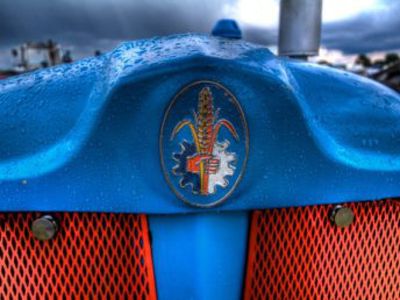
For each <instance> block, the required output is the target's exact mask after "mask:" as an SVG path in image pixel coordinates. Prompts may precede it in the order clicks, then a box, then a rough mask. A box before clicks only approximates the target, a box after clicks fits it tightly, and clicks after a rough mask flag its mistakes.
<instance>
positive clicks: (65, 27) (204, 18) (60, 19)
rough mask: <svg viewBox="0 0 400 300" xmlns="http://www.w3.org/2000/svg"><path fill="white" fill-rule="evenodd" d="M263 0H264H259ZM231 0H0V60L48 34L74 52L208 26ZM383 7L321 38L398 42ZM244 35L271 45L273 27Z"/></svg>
mask: <svg viewBox="0 0 400 300" xmlns="http://www.w3.org/2000/svg"><path fill="white" fill-rule="evenodd" d="M265 1H267V0H265ZM234 2H236V0H207V1H205V0H143V1H134V0H113V1H111V0H110V1H105V0H52V1H48V0H35V1H29V0H2V1H1V3H0V64H2V63H3V64H5V63H7V59H6V58H4V57H5V56H7V57H8V56H9V49H10V48H11V47H14V46H16V45H19V44H21V43H23V42H26V41H44V40H47V39H49V38H52V39H54V40H56V41H58V42H60V43H62V45H63V46H64V47H65V48H67V49H70V50H72V51H73V56H74V57H75V58H80V57H83V56H87V55H92V54H93V51H94V50H95V49H100V50H102V51H107V50H110V49H112V48H113V47H115V46H116V45H117V44H118V43H120V41H122V40H134V39H138V38H147V37H151V36H155V35H166V34H173V33H181V32H210V30H211V28H212V26H213V25H214V23H215V22H216V21H217V20H218V19H219V18H221V17H224V15H223V11H224V7H225V5H226V4H228V3H234ZM386 4H387V6H388V7H389V8H390V9H388V10H387V11H385V12H378V13H377V12H370V13H368V14H366V13H365V14H361V15H358V16H356V17H354V18H352V19H350V20H346V21H341V22H336V23H329V24H324V26H323V35H322V42H323V44H324V45H325V46H327V47H328V48H334V49H340V50H343V51H344V52H346V53H359V52H370V51H376V50H388V49H398V48H400V34H399V33H398V30H399V28H400V18H399V17H398V16H399V15H400V3H399V1H388V0H387V2H386ZM243 32H244V37H245V38H246V39H247V40H250V41H253V42H257V43H262V44H265V45H275V44H276V41H277V30H276V29H265V28H257V27H251V26H244V27H243Z"/></svg>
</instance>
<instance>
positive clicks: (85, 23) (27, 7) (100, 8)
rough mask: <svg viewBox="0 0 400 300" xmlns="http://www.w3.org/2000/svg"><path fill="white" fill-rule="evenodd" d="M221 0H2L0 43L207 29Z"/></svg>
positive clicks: (76, 41)
mask: <svg viewBox="0 0 400 300" xmlns="http://www.w3.org/2000/svg"><path fill="white" fill-rule="evenodd" d="M226 3H227V1H223V0H221V1H202V0H197V1H190V0H187V1H179V0H169V1H168V0H163V1H157V0H153V1H151V0H147V1H129V0H117V1H116V0H114V1H104V0H52V1H46V0H37V1H28V0H2V2H1V4H0V30H1V32H0V44H2V45H3V46H5V45H10V44H16V43H21V42H24V41H26V40H38V39H39V40H41V39H45V38H48V37H52V38H54V39H57V40H59V41H62V42H67V43H71V44H79V45H84V44H85V43H86V44H89V43H91V44H92V43H94V42H96V41H98V40H108V41H112V40H117V41H118V40H130V39H137V38H145V37H150V36H154V35H165V34H171V33H177V32H189V31H195V32H199V31H200V32H208V31H209V30H210V27H211V26H212V24H213V23H214V21H215V20H216V19H218V18H219V17H220V15H221V12H222V11H223V5H225V4H226Z"/></svg>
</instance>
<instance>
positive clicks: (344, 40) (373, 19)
mask: <svg viewBox="0 0 400 300" xmlns="http://www.w3.org/2000/svg"><path fill="white" fill-rule="evenodd" d="M383 4H385V6H386V8H385V9H378V10H376V11H369V12H366V13H362V14H360V15H358V16H355V17H354V18H351V19H349V20H344V21H340V22H335V23H328V24H324V26H323V30H322V43H323V45H324V46H326V47H327V48H333V49H340V50H342V51H343V52H345V53H348V54H354V53H368V52H373V51H390V50H396V49H400V1H383Z"/></svg>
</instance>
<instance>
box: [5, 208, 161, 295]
mask: <svg viewBox="0 0 400 300" xmlns="http://www.w3.org/2000/svg"><path fill="white" fill-rule="evenodd" d="M38 216H39V215H38V214H35V213H7V214H0V230H1V232H0V299H39V298H41V299H43V298H45V299H49V298H51V299H54V298H57V299H58V298H61V299H66V298H68V299H70V298H74V299H75V298H81V299H82V298H85V299H86V298H88V297H89V298H96V299H97V298H102V299H104V298H108V299H110V298H130V299H155V298H156V291H155V283H154V275H153V266H152V258H151V249H150V242H149V233H148V227H147V220H146V217H145V216H143V215H124V214H94V213H82V214H78V213H62V214H54V216H55V217H56V218H57V219H58V220H59V224H60V231H59V232H58V234H57V235H56V236H55V238H53V239H52V240H49V241H45V242H40V241H38V240H36V239H35V238H34V237H33V235H32V233H31V230H30V226H31V223H32V221H33V220H34V219H35V218H36V217H38Z"/></svg>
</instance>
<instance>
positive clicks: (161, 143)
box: [159, 80, 250, 208]
mask: <svg viewBox="0 0 400 300" xmlns="http://www.w3.org/2000/svg"><path fill="white" fill-rule="evenodd" d="M202 83H205V84H210V85H214V86H217V87H218V88H220V89H222V90H223V91H224V92H226V93H227V94H228V95H229V97H230V98H231V99H232V100H233V104H234V105H235V106H236V107H237V109H238V111H239V113H240V115H241V122H242V125H243V129H244V133H245V152H246V153H245V157H244V160H243V163H242V166H241V170H240V173H239V176H238V177H237V178H236V181H235V183H234V184H233V185H232V187H231V188H230V190H229V191H228V192H227V193H226V194H225V195H224V196H223V197H221V198H220V199H218V200H216V201H214V202H211V203H208V204H200V203H196V202H192V201H189V200H188V199H186V198H185V196H184V195H183V194H181V193H180V192H179V191H178V190H177V189H176V188H175V186H174V184H173V183H172V181H171V179H170V176H169V173H168V170H167V168H166V166H165V163H164V151H163V147H162V146H163V139H164V136H163V132H164V126H165V122H166V120H167V117H168V116H169V113H170V111H171V108H172V106H173V105H174V104H175V102H176V100H177V99H178V98H179V97H180V96H181V95H182V94H183V93H185V92H186V91H187V90H188V89H189V88H191V87H193V86H195V85H199V84H202ZM249 139H250V135H249V128H248V126H247V121H246V117H245V114H244V111H243V109H242V106H241V105H240V102H239V101H238V100H237V99H236V97H235V95H234V94H233V93H232V92H231V91H230V90H228V88H226V87H225V86H224V85H222V84H221V83H219V82H216V81H212V80H197V81H194V82H191V83H189V84H187V85H185V86H184V87H183V88H181V89H180V90H179V92H178V93H177V94H175V96H174V97H173V98H172V101H170V103H169V105H168V107H167V109H166V110H165V112H164V117H163V121H162V123H161V129H160V137H159V151H160V160H161V168H162V171H163V174H164V178H165V180H166V181H167V184H168V185H169V187H170V188H171V190H172V191H173V192H174V194H175V195H176V196H177V197H178V198H179V199H180V200H182V201H183V202H184V203H186V204H188V205H190V206H193V207H198V208H211V207H215V206H217V205H220V204H222V203H223V202H225V200H227V198H228V197H229V196H230V195H231V194H232V193H233V192H234V191H235V189H236V187H237V186H238V184H239V182H240V181H241V180H242V177H243V174H244V171H245V169H246V166H247V159H248V156H249V143H250V141H249Z"/></svg>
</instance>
